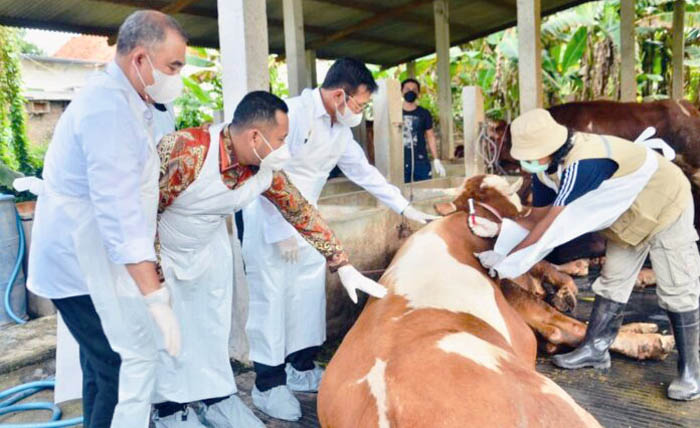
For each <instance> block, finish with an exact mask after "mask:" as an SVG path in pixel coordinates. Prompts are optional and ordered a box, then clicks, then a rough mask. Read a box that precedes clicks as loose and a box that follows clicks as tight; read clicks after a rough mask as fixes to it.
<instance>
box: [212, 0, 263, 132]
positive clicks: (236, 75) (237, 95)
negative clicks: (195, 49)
mask: <svg viewBox="0 0 700 428" xmlns="http://www.w3.org/2000/svg"><path fill="white" fill-rule="evenodd" d="M217 7H218V14H219V18H218V21H219V45H220V51H221V65H222V68H223V78H222V82H223V93H224V115H225V117H226V120H231V118H232V117H233V111H234V110H235V109H236V105H238V102H239V101H240V100H241V98H243V97H244V96H245V94H247V93H248V92H250V91H254V90H265V91H267V90H269V89H270V72H269V70H268V67H267V56H268V42H267V11H266V9H265V0H217Z"/></svg>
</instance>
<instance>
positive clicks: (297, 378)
mask: <svg viewBox="0 0 700 428" xmlns="http://www.w3.org/2000/svg"><path fill="white" fill-rule="evenodd" d="M284 370H285V371H286V372H287V386H288V387H289V389H291V390H292V391H297V392H318V387H319V385H321V377H323V373H324V370H323V369H322V368H321V367H319V366H318V364H316V363H314V368H313V369H311V370H304V371H301V372H300V371H299V370H297V369H295V368H294V367H292V365H291V364H287V366H286V367H285V368H284Z"/></svg>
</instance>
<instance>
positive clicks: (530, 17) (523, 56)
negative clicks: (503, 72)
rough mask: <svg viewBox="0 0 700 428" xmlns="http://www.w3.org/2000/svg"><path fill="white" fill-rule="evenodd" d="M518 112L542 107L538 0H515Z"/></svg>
mask: <svg viewBox="0 0 700 428" xmlns="http://www.w3.org/2000/svg"><path fill="white" fill-rule="evenodd" d="M517 8H518V82H519V85H520V114H523V113H525V112H526V111H528V110H532V109H534V108H538V107H542V99H543V92H542V40H541V35H540V22H541V20H542V14H541V6H540V0H517Z"/></svg>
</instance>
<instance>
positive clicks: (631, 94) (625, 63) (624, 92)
mask: <svg viewBox="0 0 700 428" xmlns="http://www.w3.org/2000/svg"><path fill="white" fill-rule="evenodd" d="M635 17H636V12H635V9H634V0H623V1H620V56H621V63H620V101H624V102H633V101H636V100H637V72H636V70H635V66H636V62H637V60H636V55H635V51H636V49H637V42H636V41H635V30H634V21H635Z"/></svg>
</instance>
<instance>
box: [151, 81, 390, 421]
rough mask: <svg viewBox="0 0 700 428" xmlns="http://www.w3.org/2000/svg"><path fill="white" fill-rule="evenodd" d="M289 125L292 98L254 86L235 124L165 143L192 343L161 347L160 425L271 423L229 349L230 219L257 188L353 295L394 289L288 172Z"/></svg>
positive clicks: (164, 189) (162, 239)
mask: <svg viewBox="0 0 700 428" xmlns="http://www.w3.org/2000/svg"><path fill="white" fill-rule="evenodd" d="M288 125H289V120H288V118H287V105H286V104H285V103H284V101H282V100H281V99H279V98H278V97H276V96H274V95H272V94H270V93H268V92H264V91H255V92H251V93H249V94H248V95H246V96H245V97H244V98H243V99H242V100H241V102H240V103H239V104H238V106H237V107H236V111H235V113H234V117H233V121H232V122H231V123H230V124H229V123H226V124H219V125H204V126H201V127H197V128H189V129H184V130H181V131H178V132H175V133H173V134H169V135H166V136H165V137H163V139H162V140H161V141H160V143H159V144H158V154H159V156H160V161H161V171H160V182H159V185H160V200H159V206H158V236H157V250H158V255H159V262H160V266H161V273H162V276H163V279H164V283H165V284H166V285H167V286H168V288H169V289H170V293H171V296H172V306H173V311H174V312H175V314H176V315H177V317H178V319H179V320H180V329H181V335H182V343H183V346H182V349H183V351H182V352H181V354H180V355H179V356H177V357H172V356H170V355H168V354H166V353H165V352H161V353H160V355H159V361H158V367H157V382H158V388H157V393H156V394H154V396H153V398H152V400H153V403H154V404H155V409H156V411H155V415H154V422H155V426H156V427H157V428H170V427H183V428H184V427H204V426H215V427H220V428H226V427H241V426H244V427H262V426H263V424H262V423H261V422H260V421H259V420H258V419H257V418H256V417H255V415H253V413H252V412H251V411H250V410H249V409H248V408H247V407H246V406H245V404H243V403H242V402H241V400H240V399H239V398H238V397H237V396H236V395H235V392H236V384H235V382H234V379H233V371H232V370H231V365H230V361H229V354H228V339H229V330H230V322H231V307H232V292H233V281H234V273H233V255H232V249H231V241H230V238H229V234H228V231H227V226H226V218H227V217H229V216H231V215H232V214H233V213H234V212H235V211H236V210H239V209H241V208H242V207H244V206H245V205H247V204H248V203H249V202H250V201H252V200H253V199H254V198H256V197H257V196H259V195H261V194H262V195H263V196H264V197H265V198H267V200H269V201H270V202H272V204H273V205H274V206H275V207H276V208H277V209H278V210H279V211H280V213H281V214H282V216H283V217H284V218H285V219H286V220H287V221H288V222H289V223H290V224H292V225H293V226H294V228H295V229H296V230H297V231H298V232H299V233H300V234H301V236H303V237H304V239H305V240H306V241H307V242H308V243H309V244H310V245H312V246H313V247H314V248H315V249H316V250H318V251H319V253H321V254H322V255H323V256H324V257H325V259H326V260H327V263H328V266H329V268H330V269H331V271H332V272H336V271H337V272H338V273H339V275H340V279H341V283H342V284H343V285H344V286H345V287H346V289H347V290H348V293H350V294H351V295H352V296H354V295H355V289H360V290H363V291H366V292H368V293H370V294H372V295H374V296H376V297H383V295H384V294H385V293H386V290H385V289H384V288H383V287H382V286H381V285H379V284H377V283H375V282H374V281H371V280H370V279H368V278H365V277H364V276H362V275H361V274H360V273H359V272H358V271H357V270H356V269H355V268H353V267H352V266H351V265H350V264H348V258H347V255H346V253H345V251H344V250H343V247H342V246H341V244H340V242H339V241H338V239H337V238H336V237H335V235H334V233H333V231H332V230H331V229H330V228H329V227H328V225H327V224H326V222H325V221H324V220H323V219H322V218H321V216H320V214H319V213H318V211H317V209H316V208H314V207H313V206H312V205H311V204H309V203H308V202H307V201H306V200H305V199H304V198H303V196H302V195H301V194H300V193H299V191H298V190H297V189H296V188H295V187H294V186H293V185H292V184H291V183H290V181H289V180H288V178H287V176H286V174H285V173H284V172H282V171H281V168H282V165H284V163H285V162H286V160H287V159H288V157H289V151H288V150H287V146H286V145H285V144H284V140H285V138H286V136H287V132H288Z"/></svg>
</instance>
